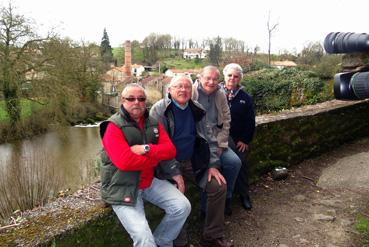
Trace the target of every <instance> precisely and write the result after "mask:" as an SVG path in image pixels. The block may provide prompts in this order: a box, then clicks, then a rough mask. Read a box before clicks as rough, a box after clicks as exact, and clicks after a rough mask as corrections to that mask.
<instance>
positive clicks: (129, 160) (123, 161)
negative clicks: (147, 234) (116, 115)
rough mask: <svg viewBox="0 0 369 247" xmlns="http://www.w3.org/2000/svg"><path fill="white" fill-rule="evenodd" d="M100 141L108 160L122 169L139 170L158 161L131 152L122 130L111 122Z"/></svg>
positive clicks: (149, 166) (147, 167) (150, 166)
mask: <svg viewBox="0 0 369 247" xmlns="http://www.w3.org/2000/svg"><path fill="white" fill-rule="evenodd" d="M159 137H160V135H159ZM159 139H160V138H159ZM102 143H103V146H104V149H105V150H106V153H107V154H108V156H109V158H110V160H111V161H112V162H113V164H114V165H115V166H116V167H118V169H120V170H122V171H141V170H145V169H149V168H152V167H153V166H155V165H156V164H157V163H158V160H157V159H150V158H149V157H147V156H146V155H138V154H135V153H133V152H132V151H131V148H130V147H129V146H128V143H127V141H126V139H125V137H124V135H123V133H122V131H121V130H120V129H119V128H118V127H117V126H116V125H115V124H114V123H112V122H110V123H109V124H108V126H107V128H106V131H105V134H104V137H103V140H102Z"/></svg>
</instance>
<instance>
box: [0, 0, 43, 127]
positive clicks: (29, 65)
mask: <svg viewBox="0 0 369 247" xmlns="http://www.w3.org/2000/svg"><path fill="white" fill-rule="evenodd" d="M14 11H15V8H14V7H13V6H12V5H11V3H9V5H8V6H7V7H2V8H1V10H0V84H1V89H2V93H3V95H4V99H5V103H6V110H7V113H8V115H9V117H10V123H11V125H10V126H11V128H14V131H17V130H18V128H17V126H18V123H19V121H20V116H21V105H20V98H21V93H22V92H21V88H22V85H23V84H24V83H25V82H26V79H27V78H26V75H30V74H32V72H33V71H34V70H35V69H37V68H40V67H42V66H44V65H45V63H46V62H47V61H48V58H45V57H44V56H42V49H43V46H42V44H43V42H44V41H46V40H48V39H49V36H47V37H46V38H42V37H39V36H38V35H37V34H36V32H35V31H34V30H35V28H34V27H33V25H32V24H33V21H32V20H31V19H27V18H26V17H24V16H23V15H19V14H16V13H14Z"/></svg>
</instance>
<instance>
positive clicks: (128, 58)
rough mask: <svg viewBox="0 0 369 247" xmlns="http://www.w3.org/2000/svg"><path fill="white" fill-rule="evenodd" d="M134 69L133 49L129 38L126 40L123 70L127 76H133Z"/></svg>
mask: <svg viewBox="0 0 369 247" xmlns="http://www.w3.org/2000/svg"><path fill="white" fill-rule="evenodd" d="M131 70H132V51H131V41H129V40H127V41H126V42H124V66H123V71H124V73H125V75H126V76H131Z"/></svg>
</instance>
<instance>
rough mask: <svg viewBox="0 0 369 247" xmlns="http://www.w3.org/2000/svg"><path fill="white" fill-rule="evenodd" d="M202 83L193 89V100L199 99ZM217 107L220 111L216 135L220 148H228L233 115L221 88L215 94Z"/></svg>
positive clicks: (196, 84)
mask: <svg viewBox="0 0 369 247" xmlns="http://www.w3.org/2000/svg"><path fill="white" fill-rule="evenodd" d="M199 84H200V82H199V81H196V82H195V83H194V84H193V87H192V100H196V101H197V100H198V99H199V92H198V90H199V87H200V85H199ZM214 93H215V94H216V95H215V106H216V108H217V110H218V126H219V127H215V128H214V134H215V135H216V138H217V142H218V146H219V147H221V148H228V136H229V128H230V126H231V113H230V110H229V106H228V101H227V98H226V95H225V92H224V91H223V89H221V87H220V86H219V88H218V89H217V90H216V91H215V92H214Z"/></svg>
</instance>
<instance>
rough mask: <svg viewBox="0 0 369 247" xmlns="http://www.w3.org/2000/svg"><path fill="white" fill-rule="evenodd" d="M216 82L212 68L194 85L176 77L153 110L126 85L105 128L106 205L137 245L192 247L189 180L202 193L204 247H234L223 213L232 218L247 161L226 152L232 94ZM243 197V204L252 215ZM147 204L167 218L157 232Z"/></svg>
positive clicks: (136, 87)
mask: <svg viewBox="0 0 369 247" xmlns="http://www.w3.org/2000/svg"><path fill="white" fill-rule="evenodd" d="M232 68H233V67H232ZM237 68H238V67H237ZM223 72H224V71H223ZM241 73H242V70H241ZM225 76H226V75H225ZM219 78H220V72H219V70H218V69H217V68H216V67H214V66H206V67H205V68H204V69H203V70H202V72H201V74H200V77H199V79H198V81H196V82H195V83H193V81H192V79H191V78H190V77H188V76H185V75H183V76H176V77H174V78H173V79H172V80H171V82H170V84H169V85H168V93H167V95H166V96H165V97H164V98H163V99H161V100H159V101H158V102H156V103H155V104H154V105H153V106H152V107H151V109H150V111H148V109H147V108H146V99H147V95H146V93H145V90H144V88H143V87H142V86H140V85H139V84H134V83H133V84H128V85H127V86H126V87H125V88H124V89H123V91H122V94H121V107H120V110H119V112H117V113H116V114H114V115H113V116H111V117H110V118H109V119H108V120H107V121H104V122H103V123H102V124H101V125H100V135H101V138H102V143H103V152H102V163H103V165H102V170H101V183H102V187H101V193H102V199H103V200H104V201H105V202H106V203H108V204H110V205H111V206H112V208H113V210H114V212H115V213H116V215H117V216H118V218H119V220H120V222H121V223H122V225H123V226H124V228H125V229H126V230H127V232H128V233H129V235H130V237H131V238H132V240H133V246H145V247H147V246H149V247H151V246H153V247H154V246H161V247H163V246H189V241H188V237H187V233H186V228H187V225H186V219H187V217H188V215H189V214H190V212H191V204H190V202H189V201H188V199H187V198H186V196H185V195H184V193H185V190H186V183H185V181H186V182H187V181H193V182H194V183H195V184H196V185H198V187H200V188H201V191H202V192H201V213H202V215H203V216H204V229H203V232H202V237H201V240H200V244H201V246H209V247H210V246H222V247H223V246H233V242H232V241H229V240H227V239H226V238H225V235H224V231H225V229H224V214H228V215H230V214H231V209H230V203H231V197H232V194H233V189H234V187H235V184H236V181H237V183H238V180H239V179H238V176H239V171H240V169H241V166H242V162H244V160H242V161H241V159H240V158H239V155H240V154H239V153H238V152H237V148H236V147H234V146H235V145H233V150H234V151H233V150H232V148H230V147H229V146H230V145H231V144H230V143H233V141H232V140H231V139H232V138H230V135H229V129H230V127H231V113H230V106H229V97H228V98H227V96H229V95H228V94H227V93H226V91H227V90H225V89H223V88H222V86H221V85H219ZM252 113H253V109H252ZM254 124H255V123H253V125H254ZM252 131H253V130H252ZM229 142H230V143H229ZM240 150H242V149H240ZM242 155H244V153H242ZM240 186H243V185H240ZM244 186H246V187H247V185H244ZM243 191H245V189H244V190H243ZM245 193H246V194H245V195H241V198H242V200H241V203H242V205H243V206H244V208H245V209H250V208H251V203H250V201H249V197H248V193H247V192H245ZM144 200H145V201H148V202H150V203H152V204H154V205H156V206H158V207H159V208H162V209H163V210H164V211H165V216H164V217H163V219H162V220H161V222H160V223H159V225H158V226H157V227H156V228H155V231H153V232H152V231H151V229H150V227H149V224H148V222H147V219H146V217H145V211H144Z"/></svg>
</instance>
